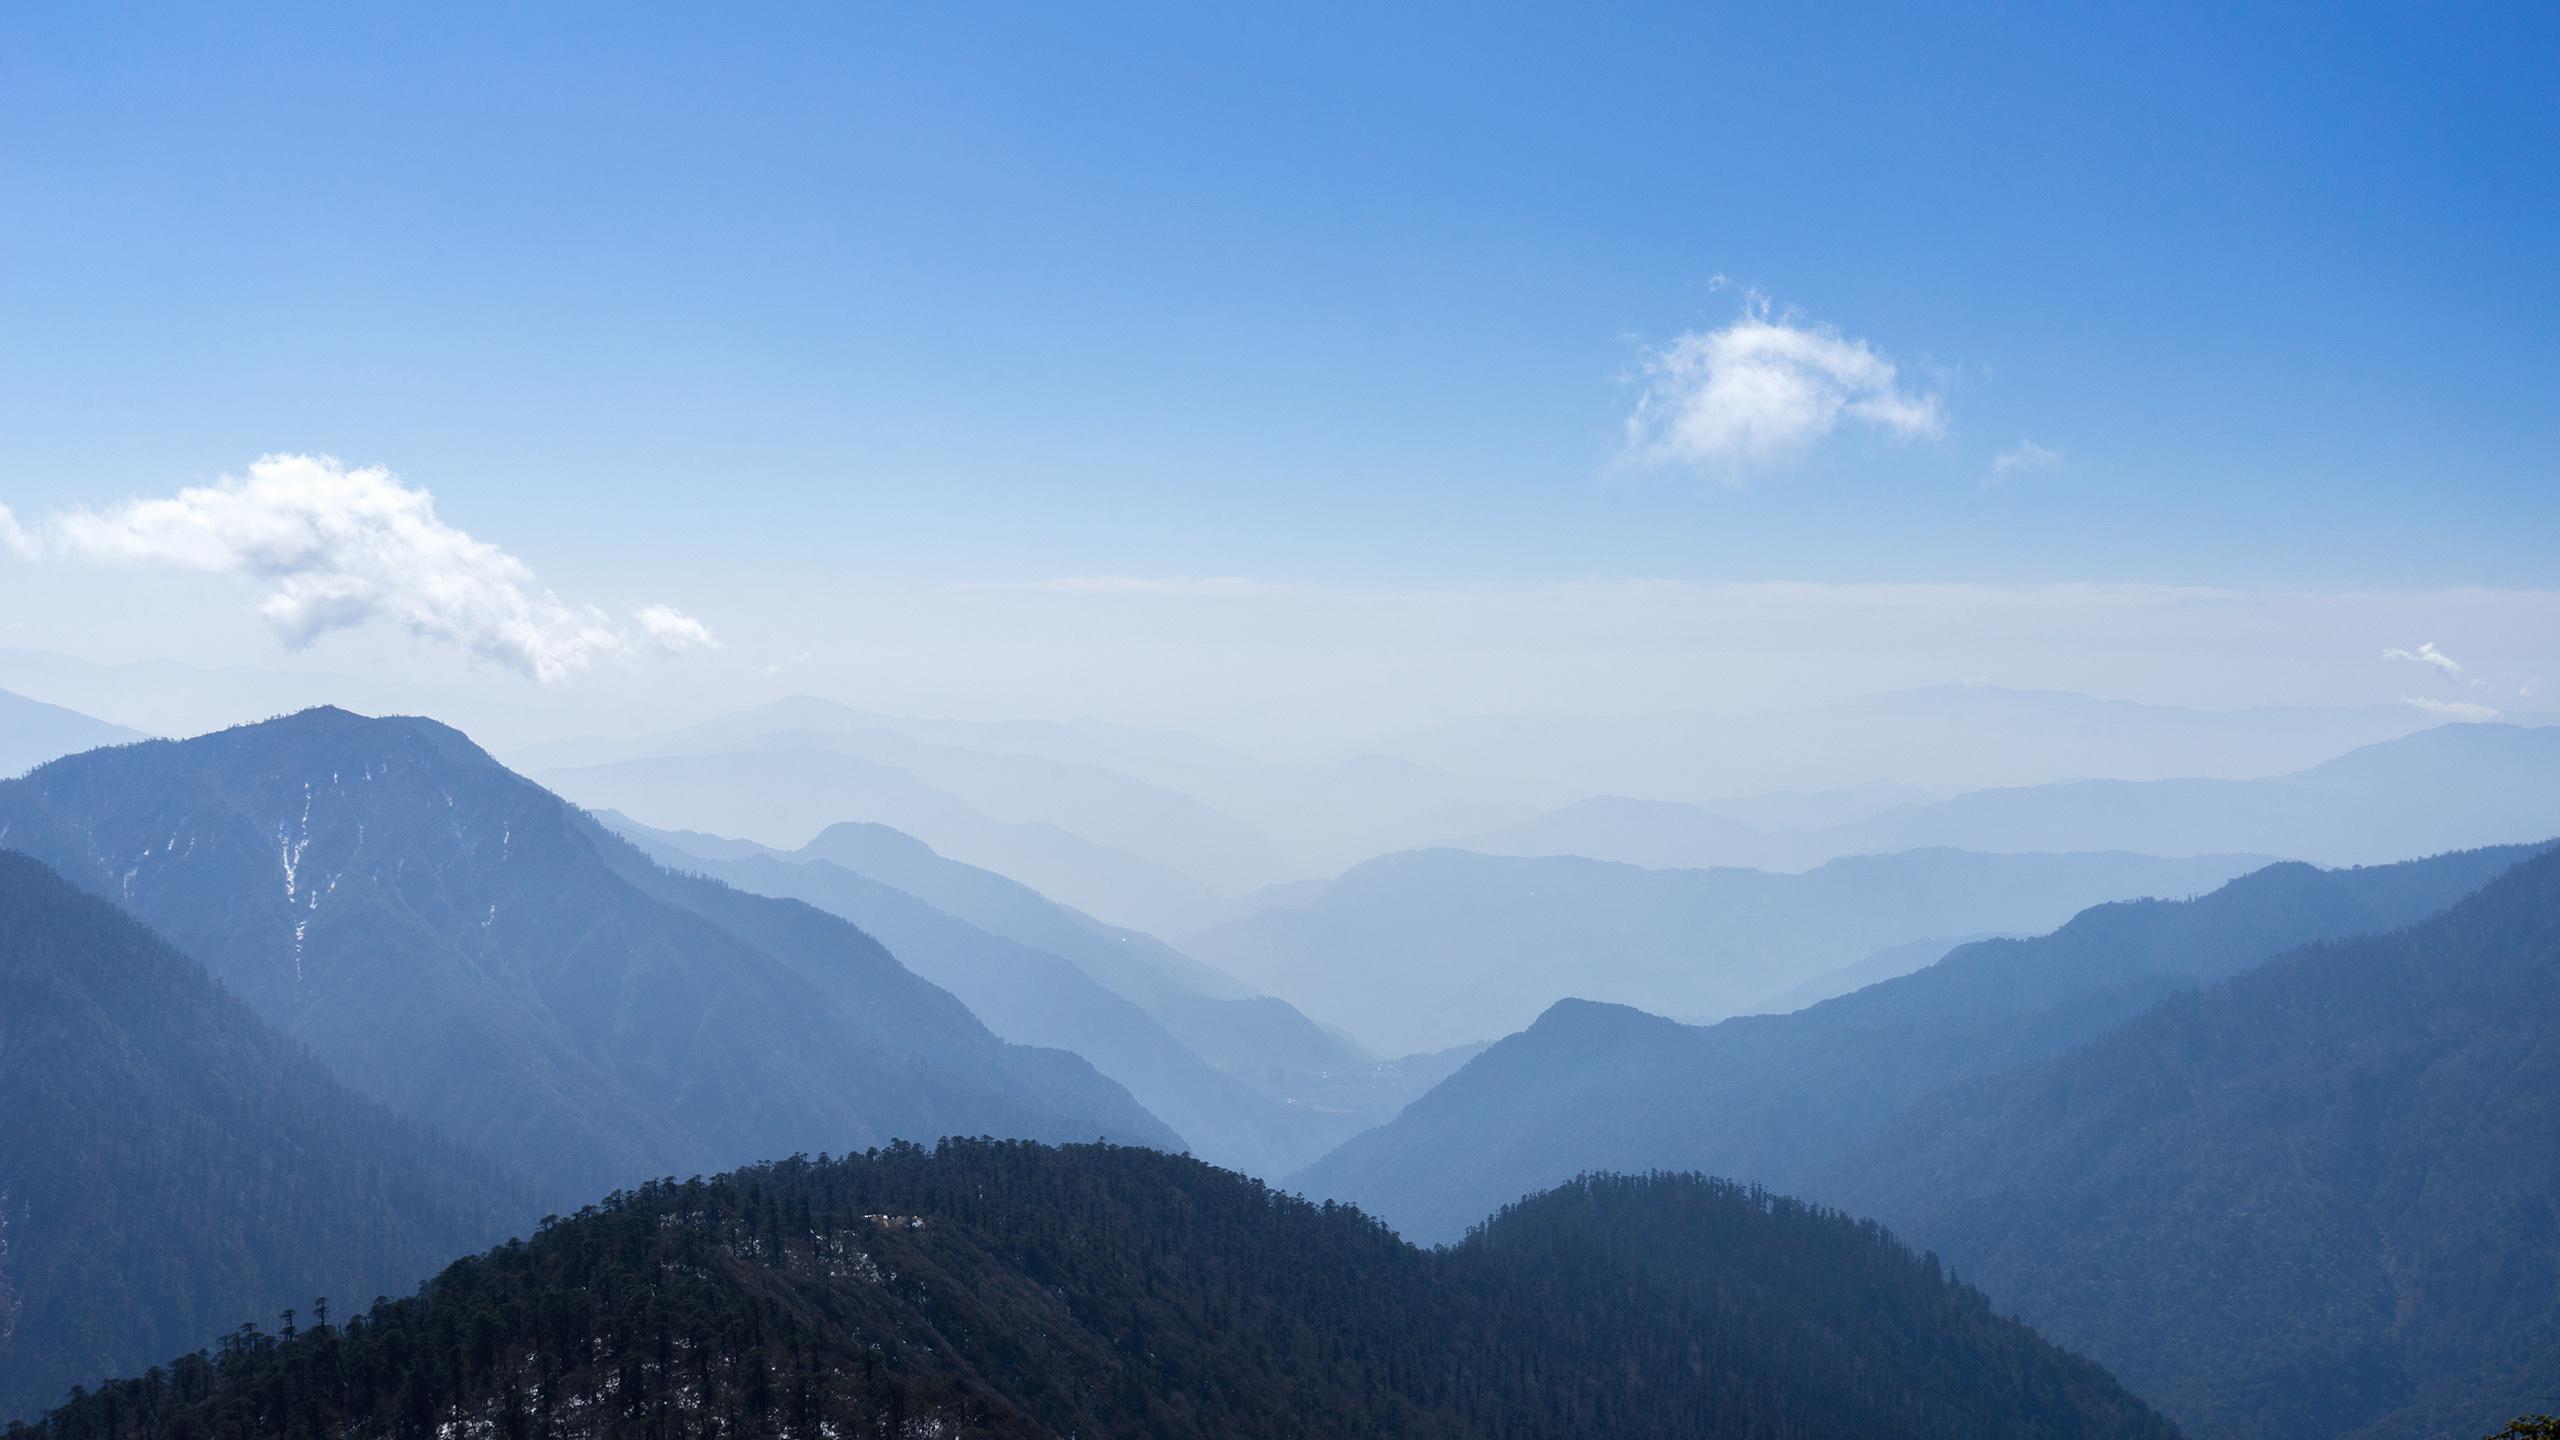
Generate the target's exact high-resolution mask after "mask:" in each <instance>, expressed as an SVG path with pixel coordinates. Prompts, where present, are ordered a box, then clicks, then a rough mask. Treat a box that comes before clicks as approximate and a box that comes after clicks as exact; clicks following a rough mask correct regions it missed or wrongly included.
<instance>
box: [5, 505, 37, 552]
mask: <svg viewBox="0 0 2560 1440" xmlns="http://www.w3.org/2000/svg"><path fill="white" fill-rule="evenodd" d="M0 550H14V551H16V552H17V553H18V554H20V555H24V556H26V557H28V558H29V559H33V558H34V557H35V553H36V542H35V537H34V536H32V535H29V534H28V533H27V532H26V527H24V526H22V525H20V524H19V523H18V517H17V516H15V515H12V514H10V513H9V507H8V506H6V505H0Z"/></svg>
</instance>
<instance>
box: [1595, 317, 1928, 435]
mask: <svg viewBox="0 0 2560 1440" xmlns="http://www.w3.org/2000/svg"><path fill="white" fill-rule="evenodd" d="M1642 371H1643V374H1644V377H1645V381H1644V391H1643V393H1642V394H1641V395H1640V396H1638V397H1637V400H1636V408H1635V413H1634V414H1632V415H1630V416H1628V417H1627V426H1626V429H1627V447H1628V450H1629V451H1630V453H1632V454H1633V455H1634V456H1635V457H1636V458H1638V459H1640V460H1643V461H1646V462H1648V463H1657V464H1681V465H1693V466H1697V467H1700V468H1702V469H1710V470H1723V471H1726V472H1728V473H1731V472H1733V471H1737V470H1739V469H1740V468H1742V467H1745V466H1751V465H1766V464H1771V463H1774V462H1778V461H1783V460H1787V459H1791V458H1793V457H1795V456H1798V455H1800V454H1802V453H1804V452H1805V451H1807V450H1809V449H1811V448H1812V447H1813V446H1814V445H1816V444H1817V443H1819V442H1820V441H1822V440H1823V439H1824V438H1826V437H1827V436H1829V435H1831V434H1832V433H1833V432H1834V431H1836V430H1839V429H1840V428H1842V427H1843V426H1851V425H1856V426H1864V427H1867V428H1870V429H1874V430H1880V431H1883V432H1884V433H1886V434H1888V435H1891V436H1894V437H1895V438H1897V439H1906V440H1908V439H1922V438H1927V437H1930V436H1935V435H1939V434H1943V433H1944V432H1945V430H1946V415H1945V411H1944V409H1943V407H1942V406H1941V404H1940V402H1939V399H1938V397H1937V396H1936V395H1934V394H1929V393H1926V392H1922V391H1918V390H1912V389H1908V388H1906V387H1905V386H1904V385H1903V383H1902V380H1901V375H1900V372H1899V370H1898V369H1897V368H1896V367H1895V365H1894V363H1893V362H1892V361H1891V360H1888V359H1886V358H1885V357H1884V356H1883V355H1882V354H1880V353H1878V352H1877V350H1876V349H1875V347H1874V346H1873V345H1870V344H1869V343H1867V342H1866V341H1864V340H1860V339H1854V338H1852V337H1850V336H1847V335H1844V334H1842V333H1841V332H1840V331H1838V330H1837V329H1834V328H1833V327H1831V326H1829V325H1822V324H1817V323H1813V322H1811V321H1807V320H1805V319H1803V318H1802V317H1800V316H1798V315H1797V314H1795V313H1794V312H1792V311H1773V310H1772V308H1771V307H1770V304H1769V301H1768V299H1767V297H1765V296H1761V295H1758V294H1751V295H1748V296H1746V297H1745V300H1744V302H1743V310H1742V314H1741V315H1740V316H1738V317H1736V318H1735V319H1734V321H1733V323H1731V324H1729V325H1726V326H1724V327H1723V328H1721V329H1716V330H1701V331H1692V332H1690V333H1688V334H1685V335H1681V336H1679V337H1677V338H1675V339H1673V340H1672V341H1671V342H1670V343H1669V344H1666V345H1663V346H1660V347H1658V348H1656V349H1653V350H1649V351H1647V352H1646V353H1645V355H1644V356H1643V360H1642Z"/></svg>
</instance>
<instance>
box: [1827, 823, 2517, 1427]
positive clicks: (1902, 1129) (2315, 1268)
mask: <svg viewBox="0 0 2560 1440" xmlns="http://www.w3.org/2000/svg"><path fill="white" fill-rule="evenodd" d="M2555 1034H2560V853H2544V854H2541V855H2538V856H2536V857H2534V858H2532V859H2529V860H2526V861H2523V862H2522V863H2520V864H2518V865H2516V866H2515V868H2514V869H2513V870H2512V871H2510V872H2509V873H2507V874H2505V875H2504V876H2501V877H2500V878H2498V879H2496V880H2495V881H2493V882H2491V883H2490V884H2489V885H2488V886H2487V887H2486V888H2484V889H2483V890H2481V891H2480V892H2479V893H2478V894H2476V895H2474V896H2472V897H2470V898H2469V899H2467V900H2464V901H2463V902H2462V903H2460V904H2458V905H2456V906H2454V907H2453V908H2451V909H2449V910H2447V911H2445V912H2444V913H2442V914H2440V915H2437V916H2435V917H2433V918H2431V919H2429V920H2426V921H2424V922H2422V923H2420V924H2417V925H2413V926H2409V927H2406V928H2402V929H2396V930H2384V931H2382V932H2380V933H2372V934H2365V935H2360V936H2356V937H2354V938H2349V939H2342V940H2333V941H2328V942H2325V943H2320V944H2315V945H2310V946H2307V947H2305V948H2302V949H2298V950H2294V951H2292V952H2290V953H2288V954H2285V955H2283V956H2281V957H2279V958H2277V959H2275V960H2272V961H2270V962H2268V963H2267V964H2265V965H2262V966H2259V967H2257V968H2255V969H2252V970H2250V971H2248V972H2246V973H2244V974H2241V975H2238V976H2235V977H2233V978H2231V979H2230V980H2228V981H2226V982H2224V983H2222V984H2219V985H2214V986H2210V987H2207V988H2205V989H2203V990H2200V991H2190V992H2186V993H2182V994H2180V995H2177V996H2174V997H2172V998H2170V999H2169V1000H2166V1001H2164V1002H2163V1003H2161V1004H2160V1005H2159V1006H2157V1007H2156V1008H2154V1009H2152V1010H2151V1011H2149V1012H2148V1013H2146V1014H2144V1015H2142V1016H2141V1017H2139V1018H2138V1019H2136V1020H2134V1021H2132V1022H2131V1023H2129V1024H2127V1025H2125V1026H2123V1027H2122V1028H2120V1029H2118V1030H2115V1031H2113V1032H2112V1033H2109V1034H2107V1035H2105V1036H2104V1037H2102V1038H2100V1039H2098V1040H2096V1041H2093V1042H2092V1043H2090V1044H2088V1045H2085V1046H2082V1047H2080V1048H2077V1049H2074V1050H2071V1051H2069V1052H2066V1053H2064V1054H2061V1055H2057V1056H2054V1057H2051V1058H2049V1059H2045V1060H2042V1061H2039V1062H2033V1063H2029V1064H2025V1065H2022V1066H2018V1067H2013V1068H2009V1069H2006V1070H2004V1071H2002V1072H2001V1073H1999V1074H1997V1075H1994V1076H1989V1077H1986V1078H1984V1079H1982V1080H1980V1081H1977V1082H1975V1083H1972V1084H1969V1085H1965V1086H1962V1087H1960V1088H1957V1089H1953V1090H1950V1091H1947V1092H1945V1093H1942V1094H1939V1095H1936V1096H1933V1097H1931V1098H1930V1099H1928V1100H1927V1101H1925V1102H1924V1103H1922V1104H1920V1105H1917V1106H1915V1107H1913V1108H1912V1109H1911V1110H1910V1111H1908V1112H1907V1113H1905V1114H1903V1115H1901V1116H1899V1117H1897V1118H1896V1119H1895V1120H1894V1121H1893V1123H1892V1124H1891V1125H1890V1126H1889V1127H1888V1129H1887V1130H1886V1132H1885V1133H1884V1134H1882V1135H1880V1136H1878V1137H1877V1138H1876V1139H1875V1140H1873V1141H1872V1142H1871V1143H1869V1144H1867V1145H1864V1146H1862V1147H1861V1148H1860V1149H1859V1151H1858V1153H1857V1154H1856V1155H1855V1157H1854V1158H1853V1159H1851V1160H1849V1161H1846V1162H1844V1163H1841V1164H1839V1165H1838V1166H1836V1167H1835V1168H1834V1171H1833V1173H1831V1174H1830V1175H1828V1176H1826V1177H1825V1178H1824V1180H1823V1181H1822V1182H1821V1183H1820V1184H1819V1185H1818V1186H1817V1187H1816V1188H1817V1190H1818V1192H1819V1193H1822V1194H1824V1195H1827V1196H1834V1197H1838V1198H1840V1199H1841V1200H1843V1201H1845V1202H1847V1203H1851V1204H1854V1205H1855V1206H1857V1207H1858V1208H1859V1209H1860V1210H1861V1212H1862V1213H1872V1214H1878V1215H1881V1216H1884V1217H1887V1218H1888V1219H1890V1220H1892V1221H1893V1222H1894V1223H1895V1224H1896V1226H1897V1227H1899V1228H1900V1229H1902V1230H1903V1231H1904V1232H1905V1233H1907V1234H1909V1235H1911V1236H1913V1237H1915V1239H1917V1240H1918V1241H1919V1242H1921V1243H1925V1244H1927V1245H1930V1246H1932V1247H1933V1248H1935V1249H1937V1250H1938V1251H1939V1252H1940V1253H1942V1254H1943V1255H1944V1256H1946V1257H1947V1259H1948V1260H1949V1262H1950V1263H1951V1264H1953V1265H1955V1266H1957V1267H1958V1268H1959V1269H1960V1270H1961V1271H1962V1273H1964V1274H1965V1275H1967V1276H1969V1277H1971V1278H1972V1279H1974V1280H1975V1281H1977V1282H1979V1283H1981V1284H1983V1285H1985V1286H1986V1287H1987V1288H1988V1289H1989V1290H1990V1292H1991V1293H1992V1294H1993V1295H1995V1296H1997V1297H1998V1300H1999V1303H2000V1304H2001V1305H2002V1306H2003V1307H2004V1308H2014V1309H2015V1310H2016V1311H2017V1312H2018V1313H2020V1314H2022V1315H2024V1316H2025V1317H2026V1318H2027V1319H2028V1320H2030V1321H2031V1322H2032V1323H2034V1324H2035V1325H2036V1326H2037V1327H2038V1328H2039V1329H2040V1330H2043V1331H2044V1332H2045V1333H2047V1334H2049V1335H2052V1336H2054V1337H2055V1338H2056V1339H2058V1340H2060V1341H2061V1342H2062V1343H2064V1344H2067V1345H2070V1346H2073V1347H2074V1348H2077V1349H2080V1350H2082V1351H2083V1352H2084V1353H2087V1354H2090V1355H2093V1356H2095V1357H2097V1358H2098V1359H2099V1360H2101V1361H2103V1362H2104V1363H2105V1364H2107V1365H2108V1366H2109V1367H2110V1368H2111V1369H2113V1370H2114V1371H2115V1372H2116V1373H2117V1374H2118V1375H2120V1376H2122V1377H2123V1378H2124V1379H2125V1380H2126V1381H2127V1383H2129V1384H2131V1385H2132V1386H2133V1387H2134V1388H2135V1389H2136V1390H2137V1391H2139V1392H2140V1393H2142V1394H2143V1395H2145V1396H2147V1397H2149V1398H2151V1399H2153V1400H2154V1401H2156V1402H2158V1403H2160V1404H2161V1405H2162V1406H2163V1407H2164V1408H2166V1409H2167V1410H2169V1411H2170V1413H2171V1414H2173V1415H2175V1416H2176V1417H2178V1419H2179V1420H2180V1422H2181V1423H2182V1424H2184V1425H2187V1426H2188V1427H2190V1428H2191V1429H2193V1430H2194V1431H2195V1432H2196V1433H2198V1434H2205V1435H2227V1436H2232V1437H2237V1440H2315V1437H2332V1436H2336V1437H2355V1440H2385V1437H2400V1436H2432V1435H2453V1436H2466V1437H2467V1436H2470V1435H2476V1434H2479V1433H2482V1432H2484V1431H2486V1430H2488V1429H2489V1428H2491V1427H2492V1426H2494V1425H2496V1424H2497V1423H2499V1422H2501V1421H2503V1420H2505V1419H2506V1418H2507V1417H2508V1416H2510V1415H2513V1414H2516V1413H2519V1412H2522V1411H2526V1410H2531V1409H2537V1408H2545V1407H2547V1405H2548V1404H2549V1400H2550V1397H2552V1396H2554V1395H2560V1100H2555V1098H2554V1097H2560V1046H2555V1045H2554V1044H2553V1042H2552V1037H2553V1036H2554V1035H2555Z"/></svg>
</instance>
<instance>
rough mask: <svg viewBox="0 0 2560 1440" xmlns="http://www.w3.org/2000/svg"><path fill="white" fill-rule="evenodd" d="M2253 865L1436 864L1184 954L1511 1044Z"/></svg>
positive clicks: (1368, 1016) (1208, 938) (2235, 861)
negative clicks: (1565, 1021)
mask: <svg viewBox="0 0 2560 1440" xmlns="http://www.w3.org/2000/svg"><path fill="white" fill-rule="evenodd" d="M2259 863H2262V862H2261V861H2260V860H2258V859H2254V858H2251V857H2246V856H2205V857H2199V858H2195V859H2185V860H2161V859H2155V858H2152V857H2148V856H2141V855H2124V854H2091V855H1973V854H1966V853H1963V852H1959V851H1953V850H1922V851H1913V852H1909V853H1906V854H1899V855H1875V856H1861V857H1855V858H1851V859H1844V860H1839V861H1834V862H1832V863H1831V864H1828V865H1825V866H1823V867H1821V868H1819V869H1817V870H1813V871H1810V872H1807V873H1805V874H1801V875H1780V874H1769V873H1765V872H1761V871H1753V870H1647V869H1643V868H1640V867H1637V866H1632V865H1616V864H1610V863H1606V862H1603V861H1597V860H1585V859H1580V858H1575V857H1562V856H1550V857H1541V858H1520V857H1506V856H1490V855H1478V854H1473V853H1469V852H1465V851H1457V850H1429V851H1416V852H1412V853H1408V854H1402V855H1390V856H1385V857H1383V858H1380V859H1377V860H1373V861H1370V862H1369V863H1367V864H1365V865H1359V866H1355V867H1353V868H1352V869H1351V870H1349V871H1347V872H1345V873H1344V874H1342V875H1341V876H1339V877H1337V878H1336V879H1334V880H1332V881H1330V882H1327V883H1326V884H1324V885H1322V886H1320V887H1314V888H1313V890H1312V893H1307V892H1300V893H1298V894H1293V895H1292V896H1290V897H1289V901H1290V902H1292V903H1280V904H1274V905H1272V906H1270V907H1269V908H1265V909H1262V910H1259V911H1257V912H1255V913H1253V914H1250V915H1248V916H1247V917H1245V918H1244V919H1241V920H1236V921H1231V922H1229V923H1227V924H1224V925H1221V926H1218V927H1216V928H1213V929H1210V930H1206V931H1202V932H1200V933H1198V934H1195V935H1190V936H1186V937H1183V938H1182V941H1181V943H1182V946H1183V948H1184V949H1185V950H1187V951H1188V952H1190V953H1192V954H1196V955H1198V956H1200V957H1201V958H1202V959H1203V960H1206V961H1208V962H1209V963H1210V964H1213V965H1216V966H1218V967H1219V968H1221V969H1224V970H1227V971H1229V972H1230V973H1232V974H1234V975H1236V976H1237V977H1238V978H1240V979H1242V980H1244V981H1245V982H1247V983H1248V984H1251V985H1253V986H1255V987H1257V988H1259V989H1261V990H1264V991H1267V992H1268V993H1270V994H1273V995H1277V996H1279V997H1281V998H1282V999H1284V1000H1287V1001H1289V1002H1290V1003H1292V1004H1294V1005H1296V1006H1298V1007H1299V1008H1300V1009H1302V1010H1305V1011H1306V1012H1307V1013H1309V1014H1311V1015H1318V1016H1323V1017H1326V1018H1328V1019H1331V1020H1333V1021H1335V1023H1338V1024H1340V1025H1342V1026H1343V1028H1344V1029H1346V1030H1348V1031H1349V1032H1350V1033H1351V1034H1352V1036H1353V1037H1354V1038H1356V1039H1358V1040H1359V1041H1360V1042H1361V1043H1362V1044H1364V1045H1366V1046H1368V1047H1369V1048H1370V1049H1371V1050H1373V1051H1376V1052H1378V1053H1380V1054H1389V1055H1393V1054H1406V1053H1413V1052H1422V1051H1432V1050H1438V1049H1442V1048H1445V1047H1448V1046H1451V1045H1459V1044H1465V1043H1470V1042H1481V1041H1486V1040H1491V1039H1494V1038H1497V1037H1500V1036H1502V1035H1506V1034H1509V1033H1511V1032H1512V1031H1515V1030H1518V1029H1520V1028H1521V1027H1523V1026H1525V1025H1527V1024H1528V1023H1529V1022H1530V1021H1532V1020H1534V1019H1536V1018H1537V1016H1538V1015H1539V1013H1540V1012H1541V1011H1543V1010H1545V1009H1546V1008H1547V1007H1548V1006H1549V1005H1552V1004H1553V1003H1555V1002H1556V1001H1558V1000H1560V999H1563V998H1565V997H1567V996H1577V997H1582V998H1586V999H1596V1000H1604V1001H1610V1002H1615V1003H1623V1004H1630V1005H1640V1006H1643V1007H1646V1008H1648V1009H1653V1010H1657V1011H1662V1012H1667V1013H1670V1014H1674V1015H1681V1016H1696V1017H1712V1016H1717V1015H1727V1014H1734V1013H1739V1012H1743V1011H1748V1010H1751V1009H1754V1008H1758V1006H1759V1004H1760V1003H1761V1002H1763V1001H1764V1000H1766V999H1768V998H1770V997H1774V996H1777V995H1781V994H1784V993H1786V992H1788V991H1790V990H1792V989H1793V988H1794V987H1796V986H1798V985H1800V984H1802V983H1804V982H1805V981H1807V980H1810V979H1812V978H1814V977H1815V976H1818V975H1821V974H1824V973H1826V972H1829V971H1833V970H1837V969H1839V968H1840V967H1842V966H1844V965H1849V964H1853V963H1855V962H1857V961H1860V960H1863V959H1865V958H1867V957H1868V956H1870V955H1872V954H1873V953H1875V952H1876V951H1877V950H1880V949H1882V948H1884V947H1886V946H1889V945H1894V944H1898V943H1902V942H1906V941H1911V940H1916V939H1920V938H1923V937H1927V936H1933V935H1948V934H1963V933H1967V932H1977V931H1986V930H1991V931H2013V930H2014V931H2033V930H2043V929H2047V928H2050V927H2051V926H2054V925H2058V924H2060V923H2062V922H2063V921H2064V920H2067V919H2069V918H2070V917H2071V915H2072V914H2073V913H2074V912H2076V911H2078V910H2080V909H2082V908H2083V907H2085V906H2088V905H2091V904H2095V903H2097V902H2099V901H2103V900H2112V899H2121V898H2127V897H2132V896H2138V895H2175V896H2183V895H2190V894H2194V893H2197V892H2199V891H2204V890H2209V889H2212V888H2213V887H2214V886H2216V885H2219V884H2221V883H2222V882H2223V881H2225V880H2228V879H2229V878H2231V877H2232V876H2234V875H2237V874H2240V873H2242V872H2243V871H2246V870H2249V869H2252V868H2254V867H2255V866H2256V865H2258V864H2259Z"/></svg>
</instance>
